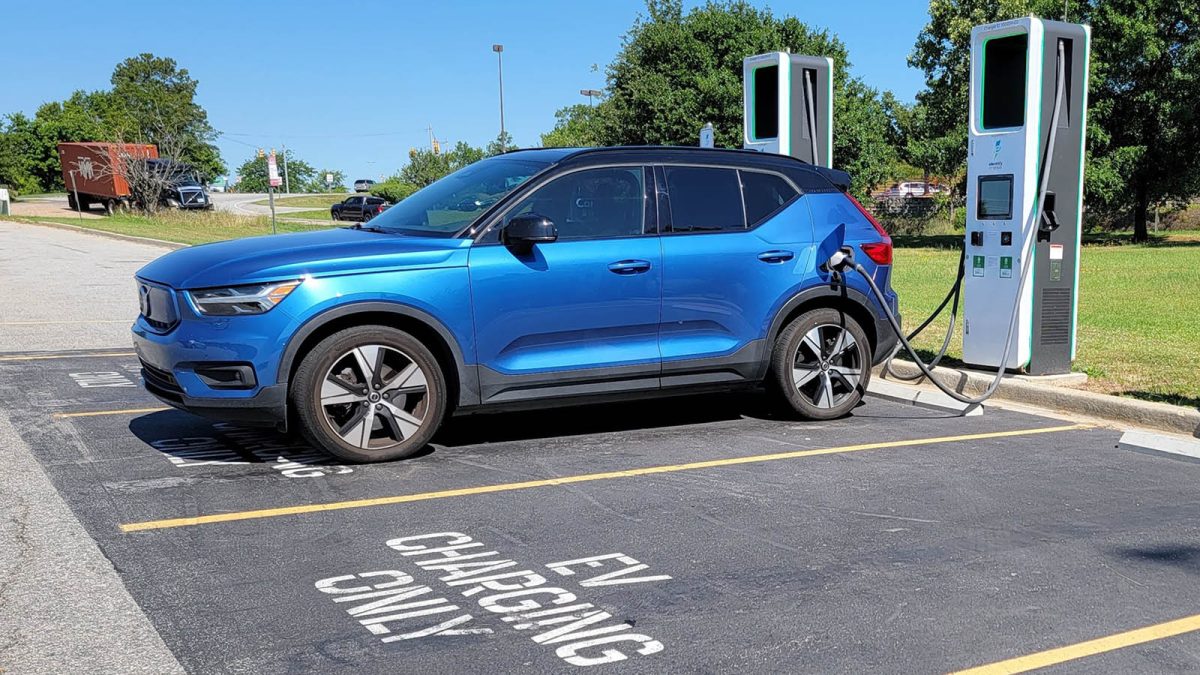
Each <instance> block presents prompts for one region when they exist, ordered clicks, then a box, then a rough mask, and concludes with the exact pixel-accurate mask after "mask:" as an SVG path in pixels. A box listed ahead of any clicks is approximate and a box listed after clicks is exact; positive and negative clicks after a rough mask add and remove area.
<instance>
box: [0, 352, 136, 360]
mask: <svg viewBox="0 0 1200 675" xmlns="http://www.w3.org/2000/svg"><path fill="white" fill-rule="evenodd" d="M103 356H137V354H136V353H135V352H103V353H92V354H34V355H29V356H0V361H50V360H52V359H91V358H100V357H103Z"/></svg>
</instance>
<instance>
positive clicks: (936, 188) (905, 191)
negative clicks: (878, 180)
mask: <svg viewBox="0 0 1200 675" xmlns="http://www.w3.org/2000/svg"><path fill="white" fill-rule="evenodd" d="M939 192H947V189H946V187H945V186H943V185H938V184H937V183H927V182H925V181H921V180H917V181H904V182H901V183H896V184H895V185H893V186H892V187H890V188H888V189H887V190H886V191H884V193H883V196H884V197H885V198H886V197H932V196H933V195H934V194H937V193H939Z"/></svg>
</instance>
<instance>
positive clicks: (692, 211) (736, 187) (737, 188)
mask: <svg viewBox="0 0 1200 675" xmlns="http://www.w3.org/2000/svg"><path fill="white" fill-rule="evenodd" d="M664 168H665V172H666V177H667V192H668V193H669V194H670V196H671V232H723V231H732V230H744V229H746V214H745V212H744V211H743V210H742V186H741V182H740V181H739V180H738V172H737V169H721V168H711V167H701V166H667V167H664Z"/></svg>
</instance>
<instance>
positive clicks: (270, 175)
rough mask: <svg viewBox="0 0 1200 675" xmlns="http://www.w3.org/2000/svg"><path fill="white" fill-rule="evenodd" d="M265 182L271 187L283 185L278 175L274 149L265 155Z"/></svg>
mask: <svg viewBox="0 0 1200 675" xmlns="http://www.w3.org/2000/svg"><path fill="white" fill-rule="evenodd" d="M267 182H268V183H270V184H271V187H279V186H280V185H283V179H282V178H280V177H279V164H277V163H276V162H275V151H274V150H272V151H271V154H270V155H268V156H267Z"/></svg>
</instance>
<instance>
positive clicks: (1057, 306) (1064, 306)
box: [1040, 288, 1071, 345]
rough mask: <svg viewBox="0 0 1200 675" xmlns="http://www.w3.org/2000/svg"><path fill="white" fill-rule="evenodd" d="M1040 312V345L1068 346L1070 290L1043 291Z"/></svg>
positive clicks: (1069, 333) (1048, 289)
mask: <svg viewBox="0 0 1200 675" xmlns="http://www.w3.org/2000/svg"><path fill="white" fill-rule="evenodd" d="M1041 312H1042V337H1041V340H1040V342H1041V344H1044V345H1065V344H1068V343H1069V342H1070V341H1071V289H1069V288H1046V289H1043V290H1042V307H1041Z"/></svg>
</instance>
